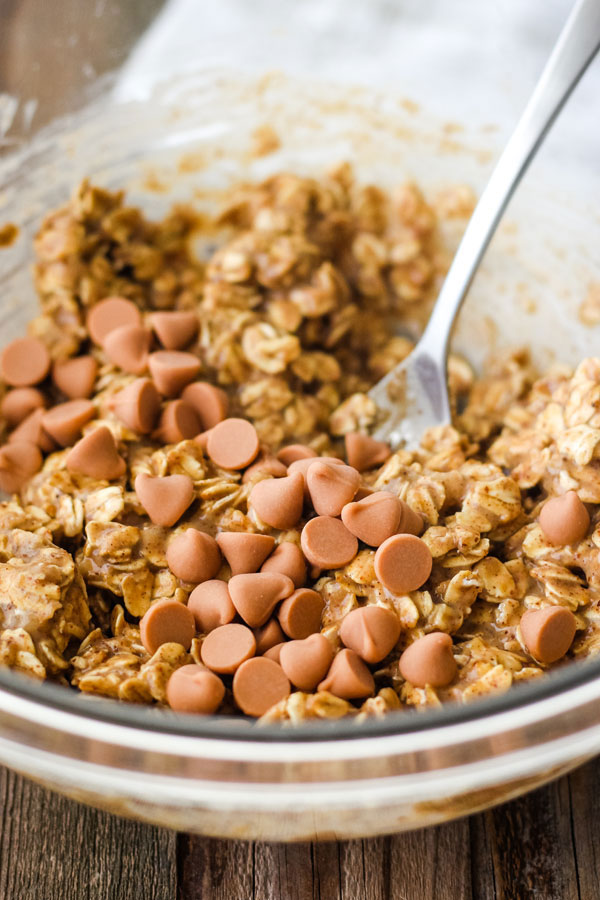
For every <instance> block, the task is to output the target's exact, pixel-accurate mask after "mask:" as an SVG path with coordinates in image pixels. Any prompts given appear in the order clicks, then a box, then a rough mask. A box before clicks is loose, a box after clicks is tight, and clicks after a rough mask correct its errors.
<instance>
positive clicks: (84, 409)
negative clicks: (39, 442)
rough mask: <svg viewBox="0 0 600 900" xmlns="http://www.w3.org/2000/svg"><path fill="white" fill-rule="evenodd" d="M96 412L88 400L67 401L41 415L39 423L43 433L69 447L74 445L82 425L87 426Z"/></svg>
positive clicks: (62, 445)
mask: <svg viewBox="0 0 600 900" xmlns="http://www.w3.org/2000/svg"><path fill="white" fill-rule="evenodd" d="M95 415H96V410H95V409H94V405H93V403H92V402H91V401H90V400H67V402H66V403H59V404H58V406H53V407H52V409H49V410H47V411H46V412H44V413H43V415H42V418H41V423H42V427H43V429H44V431H46V432H47V433H48V434H49V435H50V437H51V438H52V439H53V440H55V441H56V443H57V444H60V446H61V447H69V446H71V444H74V443H75V441H76V440H77V438H78V437H79V435H80V434H81V429H82V428H83V426H84V425H87V423H88V422H90V421H91V420H92V419H93V418H94V416H95Z"/></svg>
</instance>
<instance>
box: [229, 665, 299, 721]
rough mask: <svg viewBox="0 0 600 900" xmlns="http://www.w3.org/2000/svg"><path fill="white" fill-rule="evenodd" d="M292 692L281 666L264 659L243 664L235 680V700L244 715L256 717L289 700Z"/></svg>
mask: <svg viewBox="0 0 600 900" xmlns="http://www.w3.org/2000/svg"><path fill="white" fill-rule="evenodd" d="M290 691H291V686H290V683H289V681H288V679H287V677H286V675H285V673H284V671H283V669H282V668H281V666H279V665H278V664H277V663H276V662H275V661H274V660H272V659H267V658H266V657H264V656H258V657H256V658H255V659H249V660H248V661H247V662H245V663H242V665H241V666H240V667H239V669H238V670H237V672H236V673H235V675H234V677H233V699H234V700H235V702H236V703H237V705H238V706H239V708H240V709H241V710H242V712H243V713H245V714H246V715H247V716H254V717H255V718H258V717H259V716H263V715H264V714H265V713H266V712H267V710H269V709H270V708H271V707H272V706H275V704H276V703H280V702H281V701H282V700H285V698H286V697H289V695H290Z"/></svg>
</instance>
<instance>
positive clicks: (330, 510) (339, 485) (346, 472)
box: [306, 459, 360, 516]
mask: <svg viewBox="0 0 600 900" xmlns="http://www.w3.org/2000/svg"><path fill="white" fill-rule="evenodd" d="M306 484H307V487H308V493H309V494H310V501H311V503H312V505H313V508H314V510H315V512H316V513H318V514H319V515H320V516H339V514H340V513H341V511H342V509H343V507H344V506H345V505H346V504H347V503H350V502H351V500H352V498H353V497H354V495H355V494H356V492H357V490H358V486H359V484H360V475H359V474H358V472H357V471H356V469H353V468H352V466H344V465H341V466H336V465H332V464H331V463H327V462H322V461H321V460H318V459H317V460H315V461H313V464H312V465H311V466H309V468H308V470H307V473H306Z"/></svg>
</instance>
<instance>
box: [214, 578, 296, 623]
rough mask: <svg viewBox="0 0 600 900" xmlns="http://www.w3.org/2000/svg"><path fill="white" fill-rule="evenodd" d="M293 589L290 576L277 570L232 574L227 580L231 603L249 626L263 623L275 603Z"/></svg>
mask: <svg viewBox="0 0 600 900" xmlns="http://www.w3.org/2000/svg"><path fill="white" fill-rule="evenodd" d="M293 590H294V583H293V581H292V580H291V578H288V577H287V576H286V575H280V574H279V573H277V572H256V573H253V574H250V575H234V576H233V578H231V579H230V581H229V593H230V594H231V599H232V601H233V605H234V606H235V608H236V609H237V611H238V613H239V615H240V616H241V617H242V619H243V620H244V622H246V624H247V625H249V626H250V627H251V628H258V627H259V626H261V625H264V624H265V622H266V621H267V619H268V618H269V616H270V615H271V613H272V612H273V610H274V609H275V607H276V606H277V604H278V603H279V602H280V601H281V600H285V598H286V597H289V596H290V594H291V593H292V592H293Z"/></svg>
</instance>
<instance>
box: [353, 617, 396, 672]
mask: <svg viewBox="0 0 600 900" xmlns="http://www.w3.org/2000/svg"><path fill="white" fill-rule="evenodd" d="M399 637H400V620H399V619H398V616H397V615H396V613H395V612H392V610H391V609H388V608H387V607H384V606H375V605H371V606H362V607H359V609H353V610H352V612H349V613H348V615H347V616H345V618H344V619H343V621H342V626H341V628H340V639H341V641H342V642H343V643H344V644H345V645H346V647H349V648H350V650H354V652H355V653H357V654H358V656H360V658H361V659H364V661H365V662H366V663H369V665H374V664H375V663H378V662H381V660H382V659H385V657H386V656H387V655H388V653H390V652H391V651H392V649H393V648H394V647H395V646H396V644H397V643H398V638H399Z"/></svg>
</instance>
